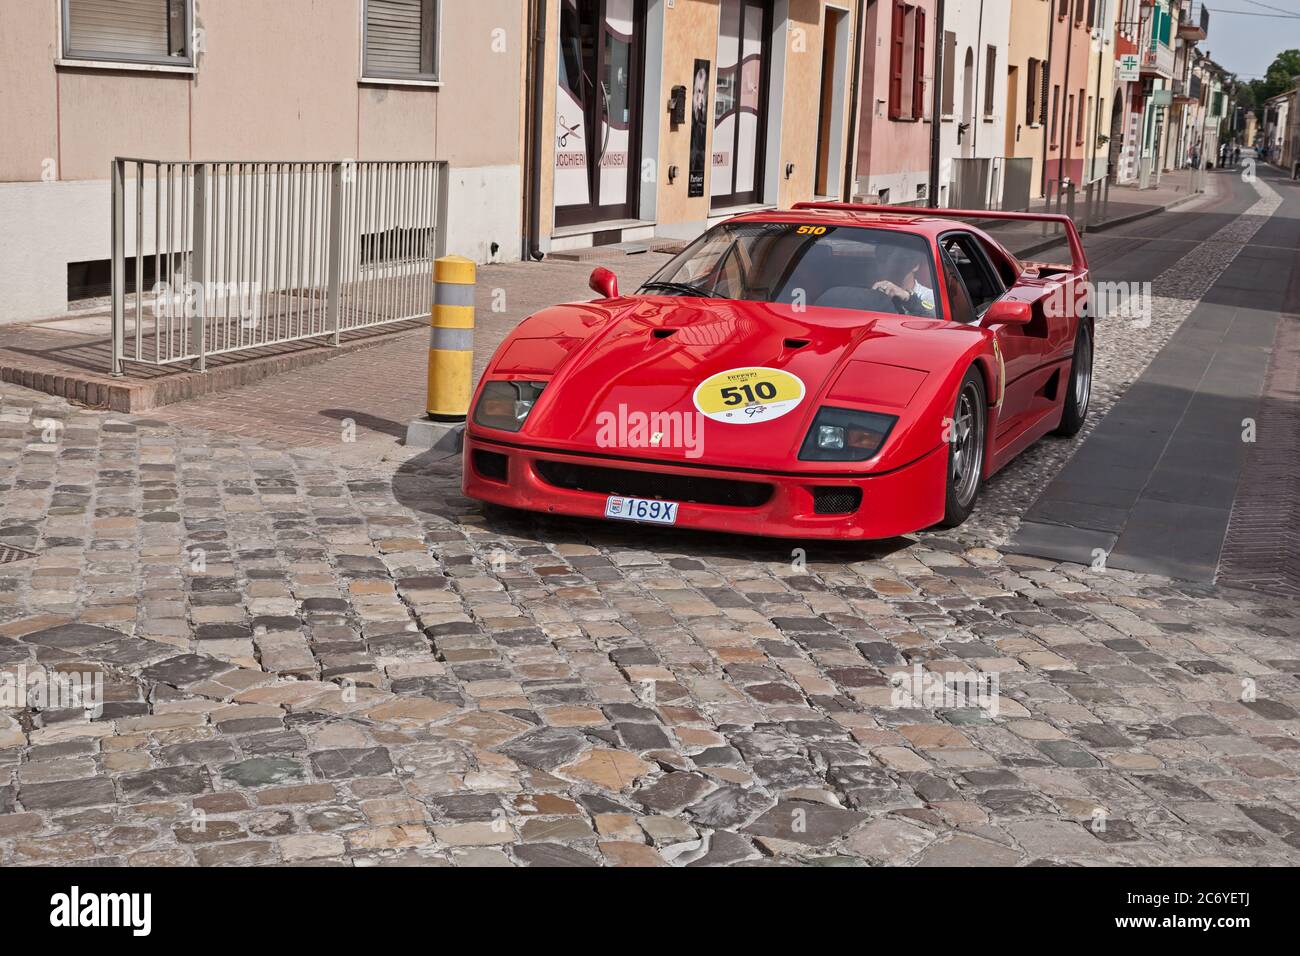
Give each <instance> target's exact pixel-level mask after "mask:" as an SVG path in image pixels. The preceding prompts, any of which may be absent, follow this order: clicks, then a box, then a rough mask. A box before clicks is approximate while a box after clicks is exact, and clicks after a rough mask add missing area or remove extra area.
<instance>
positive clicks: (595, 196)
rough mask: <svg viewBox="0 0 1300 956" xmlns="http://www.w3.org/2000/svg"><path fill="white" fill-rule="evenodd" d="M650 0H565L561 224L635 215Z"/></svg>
mask: <svg viewBox="0 0 1300 956" xmlns="http://www.w3.org/2000/svg"><path fill="white" fill-rule="evenodd" d="M643 6H644V0H562V2H561V4H560V46H559V69H558V83H559V89H558V90H557V91H556V101H555V137H556V142H555V222H556V225H559V226H568V225H575V224H581V223H594V222H602V221H607V220H613V219H632V218H634V217H635V209H636V202H637V182H638V177H637V169H638V168H639V166H640V125H641V110H640V96H641V70H642V62H641V32H642V28H643V26H642V25H643V22H644V21H643V18H642V15H641V14H642V8H643Z"/></svg>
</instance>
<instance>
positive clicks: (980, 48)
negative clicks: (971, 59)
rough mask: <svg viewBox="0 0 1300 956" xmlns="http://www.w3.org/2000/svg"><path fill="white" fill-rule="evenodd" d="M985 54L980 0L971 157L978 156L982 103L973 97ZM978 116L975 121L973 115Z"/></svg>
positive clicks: (981, 3)
mask: <svg viewBox="0 0 1300 956" xmlns="http://www.w3.org/2000/svg"><path fill="white" fill-rule="evenodd" d="M1010 48H1011V43H1010V41H1008V42H1007V49H1010ZM986 55H987V54H986V53H985V52H984V0H980V18H979V21H978V23H977V25H976V27H975V92H974V93H972V94H971V108H972V109H973V110H974V111H975V115H974V116H972V117H971V118H970V154H971V158H972V159H976V158H978V157H979V152H980V151H979V144H980V123H982V122H984V104H983V103H982V102H976V101H975V98H976V97H977V96H979V92H980V64H981V63H983V62H984V58H985V56H986ZM984 82H985V83H992V82H993V78H992V77H985V78H984ZM976 116H978V117H979V120H978V121H977V120H976V119H975V117H976Z"/></svg>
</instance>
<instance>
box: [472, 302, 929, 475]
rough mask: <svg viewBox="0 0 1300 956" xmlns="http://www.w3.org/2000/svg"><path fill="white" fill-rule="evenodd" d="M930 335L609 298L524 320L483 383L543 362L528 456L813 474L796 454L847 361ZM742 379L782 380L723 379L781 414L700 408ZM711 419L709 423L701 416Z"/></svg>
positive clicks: (887, 321)
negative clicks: (756, 387) (715, 390)
mask: <svg viewBox="0 0 1300 956" xmlns="http://www.w3.org/2000/svg"><path fill="white" fill-rule="evenodd" d="M935 325H936V323H934V322H933V321H932V320H924V319H922V320H916V319H909V318H907V317H903V316H893V315H890V316H885V315H871V314H864V313H860V312H849V311H846V310H839V309H812V308H808V309H803V310H797V309H795V308H794V307H793V306H786V305H776V304H768V303H754V302H735V301H729V300H708V301H707V302H696V301H693V300H688V301H683V300H681V299H677V298H672V297H649V298H635V299H615V300H607V301H602V302H596V303H587V304H583V305H576V306H565V307H557V308H556V309H550V310H546V312H543V313H539V314H538V315H537V316H534V317H533V318H532V319H530V320H528V321H526V322H525V323H524V324H523V325H521V326H520V327H519V329H518V330H516V332H515V334H514V335H513V336H512V337H511V339H510V340H508V341H507V342H506V343H505V344H504V345H503V346H502V349H501V351H500V352H499V353H498V355H497V357H496V358H495V359H494V362H493V366H492V367H491V368H490V369H489V375H493V374H497V375H510V376H513V377H518V378H524V377H529V376H528V374H527V373H528V372H529V371H530V370H534V371H542V370H544V369H543V368H542V367H543V366H545V365H547V364H548V363H551V364H552V365H553V366H554V371H553V377H552V378H551V381H550V384H549V385H548V386H547V388H546V390H545V392H544V393H543V395H542V396H541V398H540V399H539V400H538V402H537V404H536V406H535V408H534V409H533V412H532V414H531V415H530V416H529V418H528V421H527V423H526V424H525V426H524V429H523V431H522V433H520V434H519V435H518V436H516V440H522V441H526V442H527V443H529V444H532V445H536V446H539V447H554V448H557V449H564V450H569V451H585V452H590V453H595V454H602V455H610V456H615V457H630V458H647V459H655V460H666V461H676V460H680V461H684V462H694V463H697V464H711V463H712V464H724V465H726V466H727V467H731V468H746V467H749V468H756V469H782V468H784V469H789V468H792V467H795V468H800V469H803V468H812V469H814V470H815V469H817V468H820V469H822V470H824V469H825V467H826V465H825V463H799V462H798V461H797V459H798V452H799V448H800V446H801V445H802V443H803V441H804V438H805V436H806V435H807V433H808V429H809V428H810V426H811V424H812V421H813V418H814V417H815V414H816V411H817V408H818V407H819V406H820V405H821V404H822V403H823V400H824V399H825V397H826V394H827V392H828V391H830V390H831V386H832V385H833V384H834V383H835V381H836V379H837V378H838V376H839V374H840V372H841V371H842V370H843V368H844V367H845V366H846V364H847V363H848V362H849V361H850V360H852V359H861V358H863V357H864V355H881V356H886V359H885V360H886V361H887V360H888V359H887V356H888V355H889V353H890V352H891V351H894V350H893V349H891V342H893V340H895V339H897V338H898V337H899V336H900V335H901V336H908V335H909V334H910V335H915V334H916V331H915V329H916V328H922V327H926V328H933V327H934V326H935ZM909 327H915V328H913V329H912V330H911V331H909ZM867 367H870V365H868V366H867ZM745 369H759V370H775V371H776V372H778V373H783V375H776V376H770V375H767V374H766V373H761V372H760V373H757V374H752V375H747V374H744V373H742V374H740V375H737V376H735V379H736V381H737V382H738V383H740V384H744V383H745V382H746V381H749V382H753V381H757V380H761V379H763V378H764V377H770V378H773V379H774V380H777V381H779V384H780V386H781V389H782V393H781V395H780V396H778V399H779V401H778V403H776V404H775V405H772V406H771V410H779V411H780V414H760V415H757V416H752V415H744V414H739V415H735V416H727V415H726V412H720V413H719V412H718V409H717V403H716V401H715V402H714V403H713V406H712V407H704V406H708V401H707V397H706V396H697V390H698V389H700V386H701V385H702V384H703V383H706V382H708V381H709V380H710V379H713V378H714V377H715V376H718V375H720V374H721V373H726V372H729V371H732V370H745ZM916 374H918V375H922V377H924V376H923V373H919V372H918V373H916ZM792 379H793V380H796V381H797V382H798V383H799V384H800V385H801V386H802V394H801V396H799V397H798V398H797V401H795V400H791V399H790V396H791V394H792V393H791V391H790V389H792V388H794V387H795V386H794V385H793V383H792ZM841 391H842V390H837V391H836V392H835V395H834V397H835V404H837V405H847V406H849V407H853V406H855V405H856V406H858V407H870V403H867V404H866V405H865V406H864V405H863V404H862V403H861V402H857V401H854V400H852V398H850V399H849V400H848V401H841V400H840V399H841V397H842V396H841V394H840V393H841ZM742 394H744V393H743V392H742ZM697 398H698V399H699V400H700V403H698V404H697ZM746 404H748V402H746ZM904 404H905V402H904ZM710 410H712V411H714V412H715V414H714V415H713V416H712V417H706V416H705V415H704V414H702V411H710ZM738 410H739V411H741V412H743V411H744V406H741V407H740V408H739V409H738ZM751 410H752V408H751ZM894 411H895V413H897V412H898V409H894ZM656 435H658V436H660V438H659V440H658V443H657V444H655V436H656Z"/></svg>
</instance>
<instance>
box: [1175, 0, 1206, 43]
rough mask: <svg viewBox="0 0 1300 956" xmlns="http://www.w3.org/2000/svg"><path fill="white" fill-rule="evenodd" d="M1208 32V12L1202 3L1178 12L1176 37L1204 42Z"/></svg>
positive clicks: (1189, 5) (1193, 4)
mask: <svg viewBox="0 0 1300 956" xmlns="http://www.w3.org/2000/svg"><path fill="white" fill-rule="evenodd" d="M1209 32H1210V11H1209V9H1208V8H1207V7H1206V6H1205V4H1204V2H1202V3H1199V4H1198V3H1191V4H1188V5H1187V6H1185V7H1183V8H1182V9H1180V10H1179V11H1178V35H1179V36H1180V37H1182V38H1183V39H1184V40H1193V41H1195V40H1204V39H1205V37H1206V35H1207V34H1208V33H1209Z"/></svg>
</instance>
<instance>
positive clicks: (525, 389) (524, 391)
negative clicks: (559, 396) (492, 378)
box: [474, 382, 546, 432]
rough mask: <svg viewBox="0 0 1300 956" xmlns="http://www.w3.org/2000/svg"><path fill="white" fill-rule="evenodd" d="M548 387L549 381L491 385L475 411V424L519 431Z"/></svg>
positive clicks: (480, 398)
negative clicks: (547, 382)
mask: <svg viewBox="0 0 1300 956" xmlns="http://www.w3.org/2000/svg"><path fill="white" fill-rule="evenodd" d="M544 388H546V383H545V382H488V383H487V384H486V385H484V386H483V394H482V395H480V396H479V400H478V405H477V406H476V407H475V408H474V423H475V424H476V425H482V426H484V427H485V428H499V429H501V430H502V431H507V432H517V431H519V429H521V428H523V427H524V422H526V421H527V420H528V413H529V412H531V411H532V410H533V405H535V404H536V403H537V398H538V396H539V395H541V394H542V390H543V389H544Z"/></svg>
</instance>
